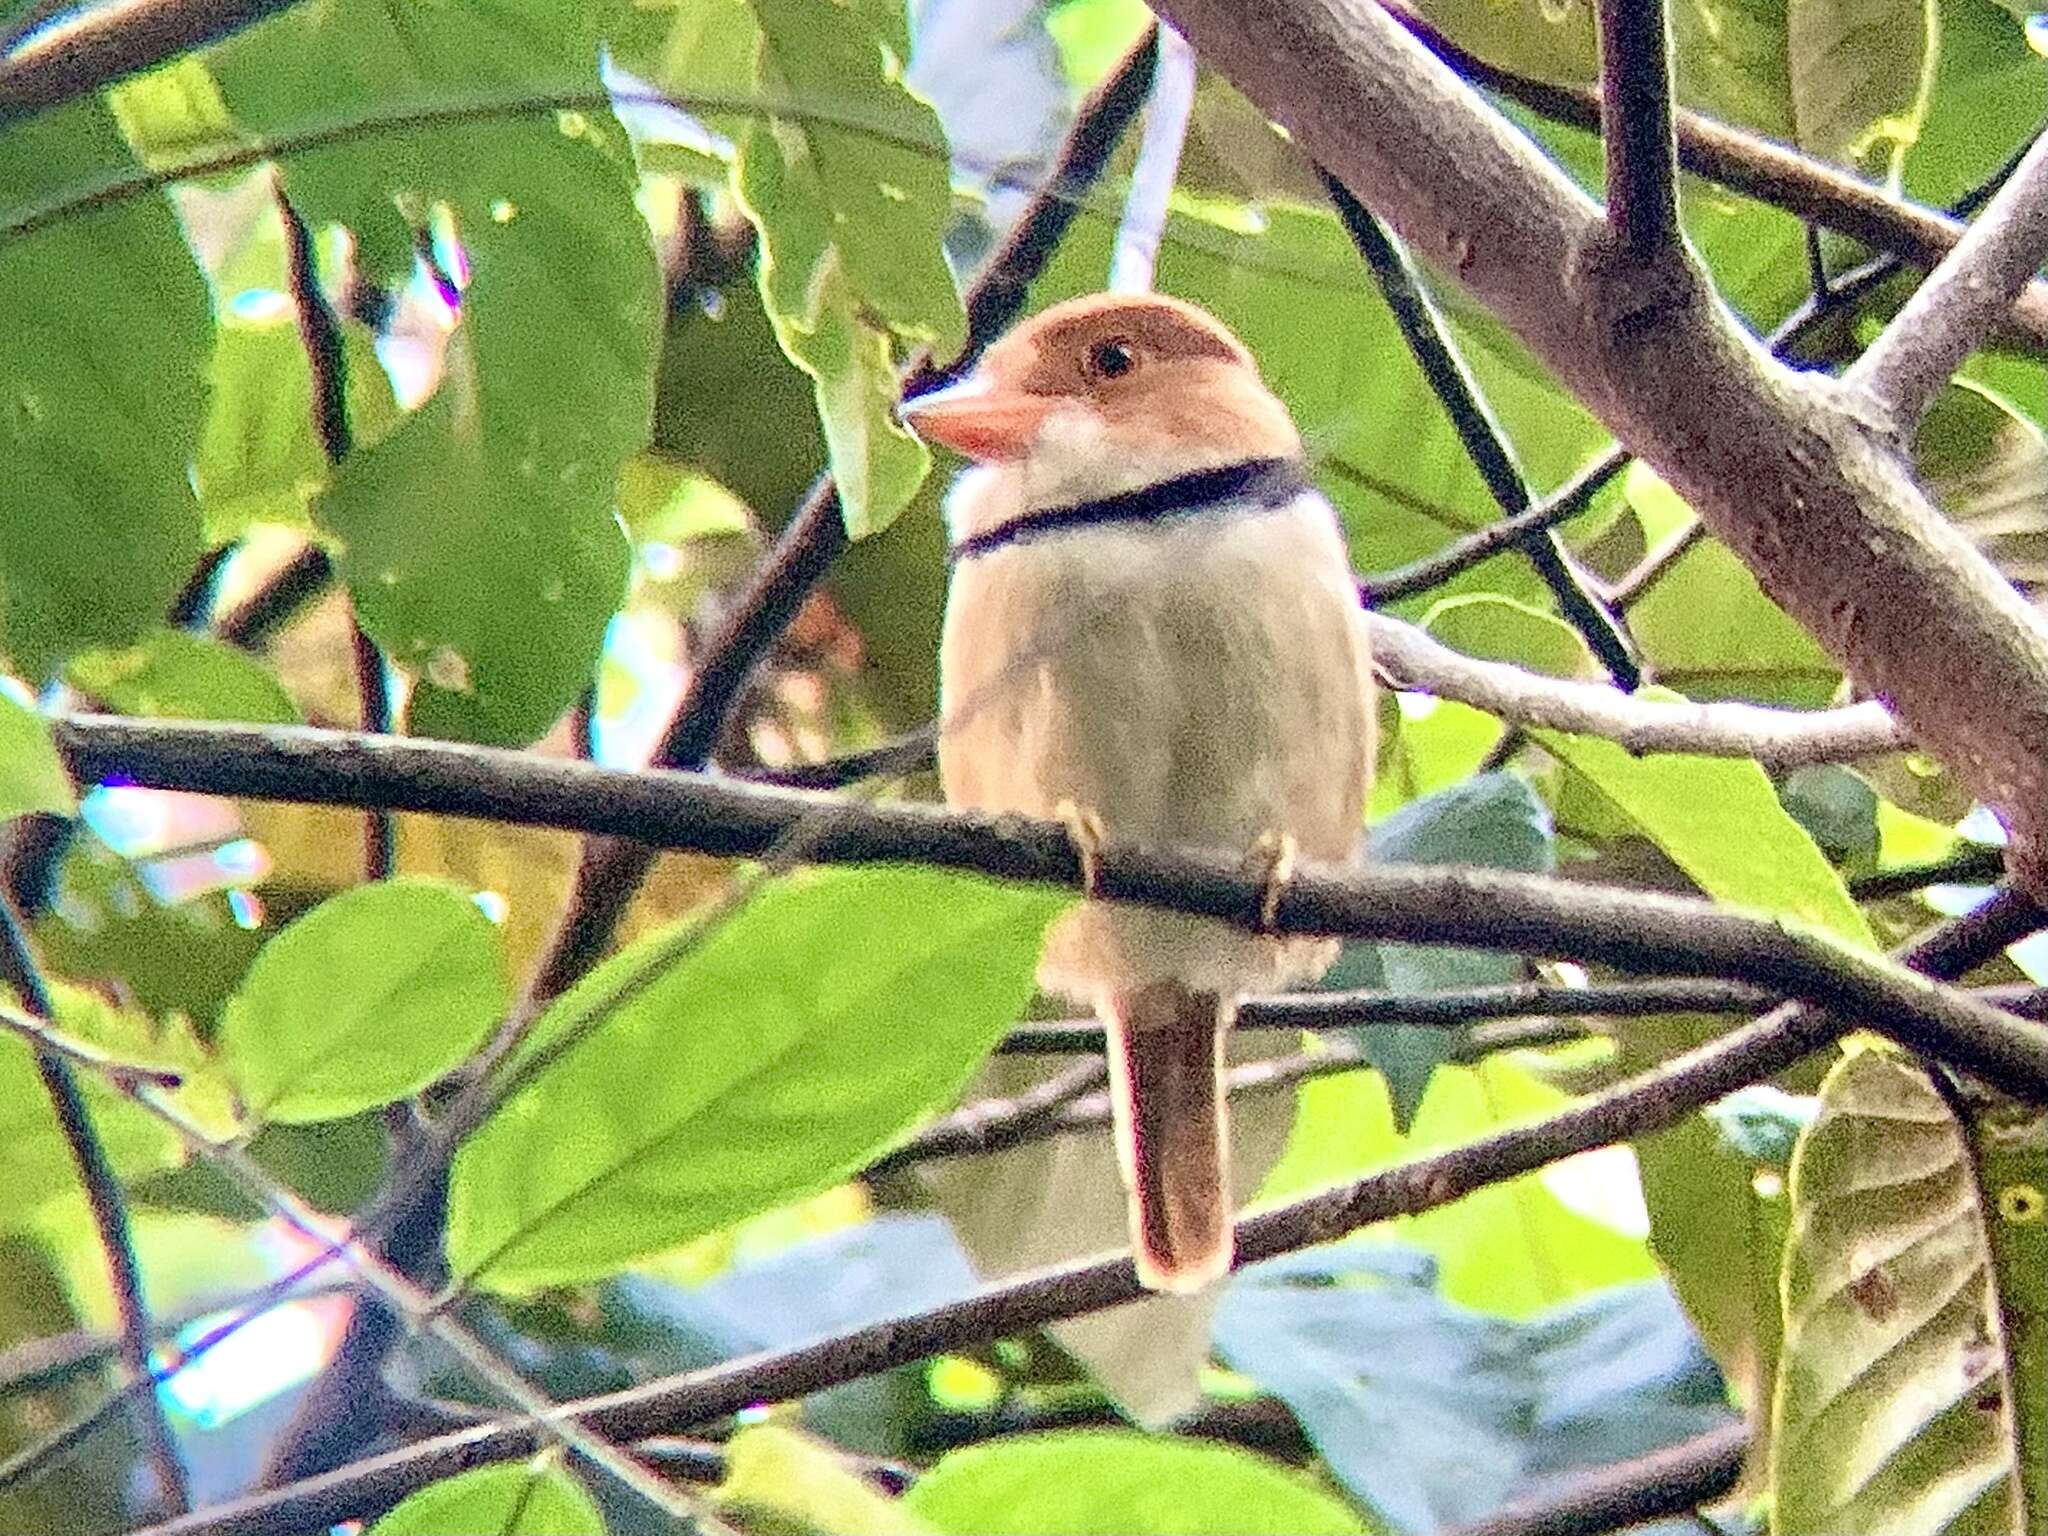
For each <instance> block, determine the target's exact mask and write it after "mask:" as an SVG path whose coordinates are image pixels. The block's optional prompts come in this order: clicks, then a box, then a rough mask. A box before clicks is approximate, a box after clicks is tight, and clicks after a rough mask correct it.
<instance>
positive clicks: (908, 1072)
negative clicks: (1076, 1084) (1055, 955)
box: [448, 869, 1063, 1288]
mask: <svg viewBox="0 0 2048 1536" xmlns="http://www.w3.org/2000/svg"><path fill="white" fill-rule="evenodd" d="M1062 901H1063V898H1062V897H1060V896H1058V895H1056V894H1054V893H1051V892H1045V891H1038V890H1028V889H1015V888H1011V887H1006V886H1001V885H995V884H991V883H988V882H983V881H978V880H972V879H966V878H962V877H960V876H956V875H948V874H941V873H939V872H936V871H929V870H911V869H861V870H833V871H820V872H815V873H805V874H800V875H795V876H791V877H788V878H786V879H781V880H777V881H775V882H773V883H771V884H769V885H767V886H765V887H763V888H762V889H761V890H760V891H758V892H757V893H755V894H754V896H753V897H752V899H751V900H749V901H748V902H747V903H746V904H745V905H744V906H743V907H742V908H741V909H740V910H739V911H738V912H737V913H736V914H734V915H732V916H730V917H726V918H723V919H718V920H714V922H715V926H713V927H712V928H710V929H709V931H706V932H700V931H698V930H697V929H696V928H694V927H692V926H684V927H682V928H678V929H671V930H668V931H665V932H662V933H657V934H654V935H651V936H649V937H648V938H646V939H643V940H642V941H640V942H639V943H637V944H635V945H633V946H632V947H631V948H629V949H628V950H626V951H625V952H624V953H623V954H620V955H618V956H617V957H615V958H614V959H612V960H611V961H609V962H608V963H607V964H605V965H604V966H602V967H601V968H600V969H599V970H598V971H596V972H595V973H594V974H592V975H591V976H590V977H589V978H588V979H587V980H585V981H584V982H583V984H582V985H581V986H579V987H577V988H576V989H575V990H573V991H572V992H570V993H569V994H568V995H567V996H565V997H563V998H561V999H560V1000H558V1001H557V1002H556V1003H555V1005H554V1006H553V1007H552V1008H550V1009H549V1011H548V1013H547V1014H546V1015H545V1016H544V1017H543V1018H542V1020H541V1022H540V1024H539V1026H538V1028H537V1029H536V1032H535V1037H534V1040H533V1042H532V1044H531V1046H530V1047H529V1049H530V1050H544V1049H547V1048H548V1047H549V1046H550V1045H551V1044H552V1045H553V1046H554V1047H555V1048H556V1049H558V1050H559V1052H560V1054H559V1055H557V1056H556V1057H555V1058H554V1059H552V1060H550V1061H548V1062H547V1063H546V1064H545V1065H544V1066H542V1067H541V1068H540V1069H539V1070H538V1071H536V1072H535V1073H534V1075H533V1077H532V1079H531V1081H530V1082H528V1083H526V1084H524V1085H522V1086H521V1087H520V1088H519V1090H518V1091H516V1092H514V1093H513V1094H512V1096H511V1098H510V1099H509V1101H508V1102H507V1103H506V1104H505V1105H504V1106H503V1107H502V1108H500V1109H499V1111H498V1112H497V1114H496V1115H495V1116H494V1117H493V1118H492V1119H491V1120H490V1121H489V1122H487V1123H486V1124H485V1125H484V1126H483V1128H482V1129H481V1130H479V1131H478V1132H477V1133H476V1134H475V1135H474V1136H472V1137H471V1138H470V1139H469V1140H468V1141H467V1142H466V1143H465V1144H464V1146H463V1148H462V1151H461V1152H460V1153H459V1154H458V1155H457V1157H456V1160H455V1170H454V1181H453V1186H452V1188H451V1191H450V1196H449V1232H448V1241H449V1257H450V1261H451V1263H452V1264H453V1265H454V1268H455V1270H456V1273H457V1274H458V1275H461V1276H463V1277H465V1278H469V1279H481V1280H484V1281H486V1282H488V1283H490V1284H493V1285H496V1286H500V1287H504V1288H519V1287H531V1286H537V1285H543V1284H550V1283H558V1282H567V1281H573V1280H581V1279H587V1278H590V1277H593V1276H598V1275H604V1274H609V1273H612V1272H614V1271H616V1270H617V1269H619V1268H621V1267H623V1266H624V1265H626V1264H628V1263H630V1262H631V1261H633V1260H634V1259H638V1258H642V1257H644V1256H646V1255H648V1254H652V1253H657V1252H660V1251H661V1250H663V1249H666V1248H671V1247H674V1246H675V1245H676V1244H678V1243H682V1242H687V1241H688V1240H689V1239H691V1238H693V1237H698V1236H701V1235H702V1234H704V1233H706V1232H712V1231H715V1230H717V1229H718V1228H720V1227H722V1226H726V1225H729V1224H730V1223H732V1222H734V1221H737V1220H740V1219H741V1218H743V1217H746V1216H749V1215H752V1214H754V1213H756V1212H758V1211H764V1210H767V1209H769V1208H771V1207H773V1206H775V1205H776V1204H779V1203H781V1202H783V1201H786V1200H793V1199H797V1198H799V1197H801V1196H804V1195H807V1194H810V1193H813V1192H815V1191H817V1190H820V1189H824V1188H827V1187H829V1186H830V1185H832V1184H833V1183H834V1182H836V1181H837V1180H839V1179H841V1178H843V1177H845V1175H847V1174H848V1173H851V1172H852V1171H854V1170H855V1169H857V1168H859V1167H860V1166H862V1165H863V1164H864V1163H865V1162H866V1161H867V1160H868V1159H869V1158H871V1157H872V1156H873V1155H874V1154H875V1153H877V1152H879V1151H880V1150H882V1149H883V1148H884V1147H886V1146H887V1145H888V1144H889V1143H890V1142H891V1141H892V1140H894V1139H895V1138H896V1137H897V1136H899V1135H901V1134H902V1133H903V1132H904V1131H905V1130H907V1129H908V1128H909V1127H910V1126H912V1125H914V1124H915V1123H916V1122H917V1121H918V1120H919V1119H920V1118H922V1117H923V1116H924V1115H926V1114H929V1113H930V1112H932V1111H933V1110H936V1109H939V1108H941V1107H943V1106H945V1105H947V1104H949V1103H951V1102H952V1101H953V1099H954V1098H955V1097H956V1096H957V1095H958V1094H959V1092H960V1089H961V1087H962V1085H963V1084H964V1083H965V1082H966V1081H967V1079H968V1077H969V1075H970V1074H971V1073H972V1071H973V1069H974V1067H975V1065H976V1064H977V1063H978V1062H979V1061H980V1060H981V1059H982V1058H983V1057H984V1056H985V1055H987V1054H988V1052H989V1050H990V1049H991V1048H992V1047H993V1046H994V1044H995V1042H996V1040H997V1039H998V1038H999V1037H1000V1036H1001V1034H1002V1032H1003V1031H1004V1030H1005V1029H1006V1028H1008V1026H1009V1025H1010V1023H1011V1022H1012V1021H1013V1020H1014V1019H1015V1018H1016V1017H1017V1011H1018V1009H1019V1008H1020V1007H1021V1006H1022V1004H1023V1003H1024V1001H1025V999H1026V998H1027V997H1028V996H1029V995H1030V992H1031V974H1032V970H1033V967H1034V965H1035V964H1036V961H1037V955H1038V947H1039V943H1040V939H1041V936H1042V932H1043V929H1044V926H1045V923H1046V921H1047V920H1048V919H1049V917H1050V916H1051V915H1052V913H1053V912H1054V911H1056V910H1057V909H1058V907H1059V906H1060V905H1061V904H1062ZM586 1026H592V1027H586ZM564 1125H574V1126H575V1127H576V1128H577V1130H576V1134H575V1135H574V1136H565V1135H563V1134H562V1127H563V1126H564Z"/></svg>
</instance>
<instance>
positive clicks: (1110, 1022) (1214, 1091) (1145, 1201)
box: [1103, 981, 1235, 1292]
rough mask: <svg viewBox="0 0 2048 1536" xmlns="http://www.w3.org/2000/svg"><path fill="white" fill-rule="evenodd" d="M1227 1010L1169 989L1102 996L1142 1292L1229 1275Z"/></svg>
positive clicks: (1193, 1286) (1212, 998)
mask: <svg viewBox="0 0 2048 1536" xmlns="http://www.w3.org/2000/svg"><path fill="white" fill-rule="evenodd" d="M1234 1011H1235V1010H1234V1009H1233V1007H1232V1006H1231V1005H1230V1004H1229V1003H1226V1002H1225V1001H1224V1000H1223V999H1222V998H1221V997H1219V996H1217V994H1215V993H1214V992H1193V991H1190V990H1188V989H1187V988H1186V987H1183V986H1181V985H1180V984H1179V983H1177V982H1171V981H1159V982H1152V983H1150V984H1148V985H1146V986H1143V987H1138V988H1135V989H1133V990H1131V991H1128V992H1115V993H1111V994H1110V996H1109V998H1108V999H1107V1002H1106V1004H1105V1006H1104V1008H1103V1022H1104V1025H1105V1027H1106V1028H1107V1030H1108V1034H1109V1068H1110V1072H1109V1080H1110V1100H1111V1104H1112V1105H1113V1107H1114V1109H1115V1111H1116V1136H1117V1155H1118V1161H1119V1162H1120V1163H1121V1164H1122V1165H1123V1173H1124V1184H1125V1187H1126V1188H1128V1189H1129V1191H1130V1195H1131V1243H1132V1246H1133V1247H1135V1248H1136V1250H1137V1256H1138V1279H1139V1281H1140V1283H1142V1284H1143V1285H1144V1286H1145V1288H1146V1289H1148V1290H1154V1291H1181V1292H1188V1291H1199V1290H1200V1289H1201V1288H1202V1287H1203V1286H1205V1285H1207V1284H1208V1283H1209V1282H1210V1281H1211V1280H1214V1279H1216V1278H1217V1277H1218V1276H1219V1275H1221V1274H1223V1273H1224V1272H1225V1271H1226V1270H1228V1269H1229V1268H1230V1258H1231V1227H1230V1215H1231V1211H1230V1179H1229V1172H1230V1163H1229V1157H1230V1150H1229V1140H1228V1134H1229V1133H1228V1126H1227V1124H1226V1121H1225V1118H1224V1106H1225V1101H1224V1096H1223V1081H1222V1075H1223V1031H1224V1029H1225V1027H1226V1026H1227V1025H1228V1024H1229V1023H1230V1018H1231V1014H1232V1013H1233V1012H1234Z"/></svg>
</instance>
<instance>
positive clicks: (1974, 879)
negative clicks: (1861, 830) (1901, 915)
mask: <svg viewBox="0 0 2048 1536" xmlns="http://www.w3.org/2000/svg"><path fill="white" fill-rule="evenodd" d="M2004 875H2005V850H2004V849H2003V848H1993V847H1989V846H1987V845H1986V844H1983V843H1969V844H1966V845H1965V846H1963V847H1961V848H1959V849H1957V850H1956V851H1955V852H1954V853H1952V854H1950V855H1949V856H1948V857H1947V858H1945V859H1936V860H1935V861H1934V862H1933V863H1931V864H1909V865H1905V866H1903V867H1902V868H1899V869H1880V870H1877V871H1875V872H1874V873H1872V874H1867V875H1852V876H1850V877H1849V894H1850V895H1851V896H1854V897H1855V898H1856V899H1857V900H1858V901H1876V900H1878V899H1879V898H1881V897H1885V896H1904V895H1907V894H1909V893H1911V892H1913V891H1919V890H1925V889H1926V888H1927V887H1928V886H1930V885H1988V884H1990V883H1991V882H1993V881H1995V880H1999V879H2002V878H2004Z"/></svg>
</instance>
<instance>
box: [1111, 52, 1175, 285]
mask: <svg viewBox="0 0 2048 1536" xmlns="http://www.w3.org/2000/svg"><path fill="white" fill-rule="evenodd" d="M1157 48H1158V63H1157V65H1156V67H1155V69H1154V71H1153V76H1154V78H1153V81H1152V95H1151V99H1150V100H1149V101H1148V102H1147V103H1146V105H1145V127H1144V131H1143V133H1142V134H1141V135H1140V136H1139V139H1138V161H1137V164H1136V165H1135V166H1134V167H1132V170H1131V188H1130V192H1129V194H1128V195H1127V196H1126V197H1125V199H1124V215H1123V219H1122V221H1121V222H1120V223H1119V224H1118V225H1117V228H1116V248H1115V250H1114V252H1113V253H1112V254H1111V256H1110V262H1109V286H1110V288H1111V289H1112V290H1113V291H1115V292H1117V293H1150V292H1151V291H1152V269H1153V267H1154V266H1155V265H1156V264H1157V263H1158V260H1159V242H1160V240H1161V238H1162V237H1163V236H1164V235H1165V233H1166V217H1167V213H1168V211H1169V208H1170V205H1171V204H1172V202H1173V184H1174V180H1175V178H1176V177H1178V176H1179V174H1180V152H1181V146H1182V145H1183V144H1184V143H1186V141H1187V136H1188V116H1189V114H1190V113H1192V112H1193V111H1194V109H1195V50H1194V49H1192V48H1190V47H1189V46H1188V44H1187V39H1186V38H1184V37H1182V36H1181V35H1180V34H1179V33H1178V32H1176V31H1174V30H1173V28H1171V27H1166V26H1162V27H1160V28H1159V29H1158V44H1157Z"/></svg>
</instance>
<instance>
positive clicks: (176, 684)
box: [64, 629, 301, 725]
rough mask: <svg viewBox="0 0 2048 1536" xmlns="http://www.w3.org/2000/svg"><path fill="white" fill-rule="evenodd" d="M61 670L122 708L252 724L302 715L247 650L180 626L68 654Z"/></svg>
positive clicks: (289, 720) (286, 720)
mask: <svg viewBox="0 0 2048 1536" xmlns="http://www.w3.org/2000/svg"><path fill="white" fill-rule="evenodd" d="M64 676H65V680H66V681H68V682H69V683H70V684H71V686H72V687H74V688H79V689H83V690H84V691H85V692H87V693H90V694H93V695H95V696H96V697H98V698H100V699H102V700H104V701H105V702H106V703H107V705H108V706H109V707H110V708H113V709H117V710H119V711H120V712H121V713H122V714H127V715H153V716H157V717H159V718H163V719H169V720H246V721H250V722H253V723H255V724H259V725H286V724H297V723H299V721H300V719H301V717H300V715H299V711H298V708H297V707H296V706H295V705H294V704H293V703H292V701H291V696H290V695H289V694H287V693H286V692H285V691H284V685H283V684H282V683H280V682H279V681H278V680H277V677H276V675H275V674H274V673H272V672H271V671H270V669H269V668H268V667H266V666H264V665H263V663H262V662H260V661H258V660H257V659H256V658H255V657H254V656H251V655H250V654H249V653H248V652H247V651H240V650H236V649H235V648H234V647H233V646H229V645H223V644H222V643H221V642H220V641H218V640H210V639H206V638H204V637H202V636H199V635H194V634H189V633H187V632H186V631H184V630H180V629H159V630H156V631H154V632H152V633H151V634H150V635H149V636H147V637H146V638H145V639H144V640H143V641H142V643H141V644H140V645H131V646H129V647H127V648H126V649H125V650H119V651H87V652H85V653H84V654H82V655H79V656H74V657H73V658H72V659H71V662H70V664H69V665H68V666H67V667H66V668H65V669H64Z"/></svg>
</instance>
